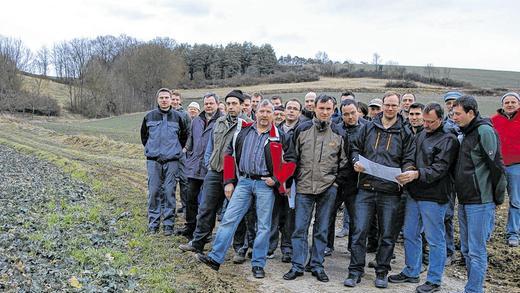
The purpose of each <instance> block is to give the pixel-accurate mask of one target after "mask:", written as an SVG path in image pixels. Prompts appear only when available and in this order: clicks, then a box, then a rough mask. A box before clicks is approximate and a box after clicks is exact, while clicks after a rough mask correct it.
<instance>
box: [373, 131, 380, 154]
mask: <svg viewBox="0 0 520 293" xmlns="http://www.w3.org/2000/svg"><path fill="white" fill-rule="evenodd" d="M380 135H381V132H379V131H378V132H377V138H376V144H375V145H374V150H376V151H377V146H378V145H379V136H380Z"/></svg>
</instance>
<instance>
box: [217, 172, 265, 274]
mask: <svg viewBox="0 0 520 293" xmlns="http://www.w3.org/2000/svg"><path fill="white" fill-rule="evenodd" d="M253 196H254V197H255V198H256V216H257V232H256V238H255V242H254V244H253V259H252V260H251V265H252V266H253V267H255V266H257V267H262V268H263V267H264V266H265V261H266V258H267V250H268V248H269V232H270V230H271V217H272V212H273V205H274V193H273V188H272V187H269V186H268V185H267V184H265V182H264V181H263V180H253V179H249V178H245V177H240V178H239V179H238V184H237V186H236V188H235V191H234V192H233V196H232V197H231V200H230V201H229V204H228V206H227V209H226V213H225V214H224V217H223V218H222V222H221V223H220V226H219V228H218V231H217V235H216V236H215V241H214V242H213V248H212V250H211V252H210V253H209V254H208V256H209V257H210V258H211V259H213V260H214V261H216V262H218V263H220V264H221V263H223V262H224V259H225V256H226V252H227V250H228V249H229V247H230V246H231V243H232V241H233V235H234V234H235V231H236V230H237V227H238V225H239V223H240V221H242V219H243V218H244V216H245V214H246V213H247V211H248V210H249V206H250V205H251V200H252V199H253Z"/></svg>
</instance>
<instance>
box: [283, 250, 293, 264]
mask: <svg viewBox="0 0 520 293" xmlns="http://www.w3.org/2000/svg"><path fill="white" fill-rule="evenodd" d="M291 260H292V255H291V254H290V253H288V252H286V253H284V254H282V262H285V263H290V262H291Z"/></svg>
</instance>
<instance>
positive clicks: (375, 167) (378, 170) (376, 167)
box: [359, 155, 401, 183]
mask: <svg viewBox="0 0 520 293" xmlns="http://www.w3.org/2000/svg"><path fill="white" fill-rule="evenodd" d="M359 163H361V165H363V167H365V171H364V172H363V173H365V174H368V175H372V176H375V177H379V178H383V179H386V180H388V181H393V182H395V183H399V182H398V181H397V179H395V177H397V175H399V174H401V169H399V168H394V167H388V166H385V165H381V164H379V163H375V162H372V161H370V160H369V159H367V158H365V157H363V156H361V155H359Z"/></svg>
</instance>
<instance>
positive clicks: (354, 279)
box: [343, 274, 361, 287]
mask: <svg viewBox="0 0 520 293" xmlns="http://www.w3.org/2000/svg"><path fill="white" fill-rule="evenodd" d="M360 282H361V275H359V276H358V275H355V274H348V277H347V278H346V279H345V281H344V282H343V285H345V286H346V287H356V285H357V284H359V283H360Z"/></svg>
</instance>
